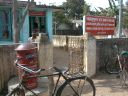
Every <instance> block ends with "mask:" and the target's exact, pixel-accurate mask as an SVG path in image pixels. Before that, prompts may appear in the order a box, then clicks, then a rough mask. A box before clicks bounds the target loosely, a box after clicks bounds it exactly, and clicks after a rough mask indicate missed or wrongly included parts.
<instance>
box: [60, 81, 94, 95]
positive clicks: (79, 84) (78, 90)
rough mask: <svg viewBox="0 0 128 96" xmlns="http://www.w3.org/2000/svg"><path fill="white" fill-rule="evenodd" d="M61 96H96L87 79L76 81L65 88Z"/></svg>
mask: <svg viewBox="0 0 128 96" xmlns="http://www.w3.org/2000/svg"><path fill="white" fill-rule="evenodd" d="M60 96H94V95H93V87H92V86H91V85H90V83H89V82H88V81H86V80H85V79H76V80H73V81H71V82H70V83H68V84H67V85H66V86H65V87H64V89H63V90H62V93H61V95H60Z"/></svg>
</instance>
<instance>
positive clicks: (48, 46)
mask: <svg viewBox="0 0 128 96" xmlns="http://www.w3.org/2000/svg"><path fill="white" fill-rule="evenodd" d="M38 50H39V51H38V52H39V53H38V55H39V66H40V68H47V69H48V68H50V67H52V66H53V44H52V42H50V41H49V40H48V36H47V34H45V33H40V34H39V44H38ZM48 79H49V86H48V87H49V88H48V91H49V96H52V91H53V88H54V80H53V77H49V78H48Z"/></svg>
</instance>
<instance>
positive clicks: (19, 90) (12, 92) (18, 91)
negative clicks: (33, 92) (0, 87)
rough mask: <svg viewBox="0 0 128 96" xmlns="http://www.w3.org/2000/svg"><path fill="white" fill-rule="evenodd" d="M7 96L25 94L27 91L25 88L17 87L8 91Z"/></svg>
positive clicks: (23, 95) (22, 95) (21, 95)
mask: <svg viewBox="0 0 128 96" xmlns="http://www.w3.org/2000/svg"><path fill="white" fill-rule="evenodd" d="M6 96H25V91H24V89H21V88H19V87H17V88H15V89H13V90H12V91H11V92H10V93H8V94H7V95H6Z"/></svg>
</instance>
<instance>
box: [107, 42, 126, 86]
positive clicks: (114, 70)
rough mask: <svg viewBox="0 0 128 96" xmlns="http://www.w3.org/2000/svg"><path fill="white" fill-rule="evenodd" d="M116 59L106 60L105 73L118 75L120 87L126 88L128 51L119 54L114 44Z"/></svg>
mask: <svg viewBox="0 0 128 96" xmlns="http://www.w3.org/2000/svg"><path fill="white" fill-rule="evenodd" d="M114 48H116V51H117V52H116V57H113V58H111V60H110V58H109V57H108V58H107V61H108V62H107V63H106V64H105V69H106V72H107V73H110V74H118V75H119V78H120V82H121V85H122V86H127V82H128V81H127V80H128V64H127V63H128V51H121V52H120V53H119V48H118V46H117V45H116V44H115V45H114Z"/></svg>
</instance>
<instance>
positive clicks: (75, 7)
mask: <svg viewBox="0 0 128 96" xmlns="http://www.w3.org/2000/svg"><path fill="white" fill-rule="evenodd" d="M85 5H86V3H85V1H84V0H66V2H64V3H63V5H62V6H63V7H64V9H65V12H66V15H67V16H68V17H69V18H71V19H81V18H82V17H83V14H84V8H85Z"/></svg>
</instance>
